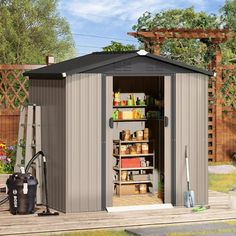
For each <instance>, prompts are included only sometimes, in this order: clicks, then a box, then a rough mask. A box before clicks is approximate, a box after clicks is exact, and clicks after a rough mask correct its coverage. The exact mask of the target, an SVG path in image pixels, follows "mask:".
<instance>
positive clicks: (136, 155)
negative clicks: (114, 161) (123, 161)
mask: <svg viewBox="0 0 236 236" xmlns="http://www.w3.org/2000/svg"><path fill="white" fill-rule="evenodd" d="M113 156H114V157H116V158H119V157H148V156H154V153H147V154H122V155H117V154H113Z"/></svg>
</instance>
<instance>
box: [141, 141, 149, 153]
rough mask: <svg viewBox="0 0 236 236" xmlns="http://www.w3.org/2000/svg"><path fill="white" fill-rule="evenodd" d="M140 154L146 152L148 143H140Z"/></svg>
mask: <svg viewBox="0 0 236 236" xmlns="http://www.w3.org/2000/svg"><path fill="white" fill-rule="evenodd" d="M142 154H148V144H147V143H142Z"/></svg>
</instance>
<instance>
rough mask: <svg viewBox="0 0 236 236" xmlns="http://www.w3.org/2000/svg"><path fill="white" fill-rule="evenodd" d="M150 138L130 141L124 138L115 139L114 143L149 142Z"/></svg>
mask: <svg viewBox="0 0 236 236" xmlns="http://www.w3.org/2000/svg"><path fill="white" fill-rule="evenodd" d="M149 142H150V140H140V141H138V140H129V141H123V140H113V143H116V144H120V143H121V144H123V143H128V144H129V143H149Z"/></svg>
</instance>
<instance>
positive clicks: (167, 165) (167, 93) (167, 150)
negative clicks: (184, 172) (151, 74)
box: [164, 76, 172, 203]
mask: <svg viewBox="0 0 236 236" xmlns="http://www.w3.org/2000/svg"><path fill="white" fill-rule="evenodd" d="M164 81H165V86H164V97H165V98H164V99H165V101H164V103H165V116H166V117H167V118H168V126H167V127H165V128H164V139H165V140H164V145H165V146H164V173H165V190H164V193H165V198H164V199H165V203H171V202H172V201H171V200H172V199H171V192H172V189H171V178H172V177H171V175H172V172H171V171H172V169H171V155H172V153H171V128H172V127H171V126H172V122H171V102H172V101H171V98H172V97H171V95H172V94H171V76H165V78H164Z"/></svg>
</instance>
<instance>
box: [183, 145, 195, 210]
mask: <svg viewBox="0 0 236 236" xmlns="http://www.w3.org/2000/svg"><path fill="white" fill-rule="evenodd" d="M185 161H186V172H187V191H186V192H184V206H186V207H187V208H190V207H194V191H193V190H190V179H189V160H188V154H187V146H185Z"/></svg>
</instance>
